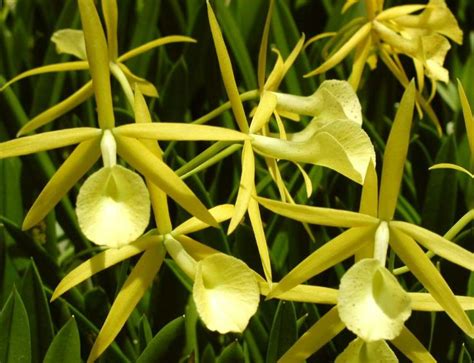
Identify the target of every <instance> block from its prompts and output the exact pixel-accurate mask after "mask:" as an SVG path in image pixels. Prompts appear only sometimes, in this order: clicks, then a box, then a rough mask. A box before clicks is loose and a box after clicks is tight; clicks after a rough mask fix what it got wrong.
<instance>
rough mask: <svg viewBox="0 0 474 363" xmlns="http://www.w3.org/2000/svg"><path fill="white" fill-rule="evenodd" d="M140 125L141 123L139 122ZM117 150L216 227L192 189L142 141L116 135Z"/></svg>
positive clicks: (193, 213)
mask: <svg viewBox="0 0 474 363" xmlns="http://www.w3.org/2000/svg"><path fill="white" fill-rule="evenodd" d="M137 125H140V124H137ZM116 141H117V152H118V154H119V155H120V156H122V157H123V158H124V159H125V160H126V161H127V162H128V163H129V164H130V165H132V166H133V167H134V168H135V169H137V170H138V171H139V172H140V173H141V174H142V175H143V176H145V177H146V178H149V179H150V180H151V181H152V182H153V183H154V184H156V185H157V186H158V187H160V189H162V190H163V191H164V192H165V193H166V194H168V195H169V196H170V197H171V198H173V199H174V200H175V201H176V202H178V203H179V204H180V205H181V206H182V207H183V208H184V209H186V210H187V211H188V212H189V213H191V214H192V215H193V216H195V217H197V218H199V219H201V220H202V221H203V222H205V223H207V224H209V225H211V226H213V227H216V226H217V222H216V220H215V219H214V217H213V216H212V215H211V214H210V213H209V211H208V210H207V208H206V207H205V206H204V205H203V204H202V203H201V201H200V200H199V199H198V198H197V197H196V195H195V194H194V193H193V191H192V190H191V189H189V187H188V186H187V185H186V184H185V183H184V182H183V181H182V180H181V179H180V178H179V177H178V176H177V175H176V174H175V172H174V171H173V170H172V169H171V168H170V167H169V166H168V165H166V164H165V163H164V162H163V161H162V160H160V159H159V158H158V157H157V156H156V155H155V154H153V152H151V151H150V150H149V149H148V148H147V147H146V146H145V145H143V144H142V143H141V142H140V141H138V140H135V139H132V138H129V137H123V136H120V137H118V136H117V137H116Z"/></svg>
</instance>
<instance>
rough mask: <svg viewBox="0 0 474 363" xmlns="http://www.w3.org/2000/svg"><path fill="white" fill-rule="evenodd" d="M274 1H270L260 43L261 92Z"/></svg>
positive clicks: (259, 70)
mask: <svg viewBox="0 0 474 363" xmlns="http://www.w3.org/2000/svg"><path fill="white" fill-rule="evenodd" d="M273 4H274V0H270V3H269V5H268V11H267V17H266V18H265V25H264V26H263V33H262V40H261V41H260V49H259V51H258V71H257V78H258V88H259V89H260V92H262V91H263V86H264V85H265V71H266V68H267V51H268V34H269V32H270V24H271V22H272V13H273Z"/></svg>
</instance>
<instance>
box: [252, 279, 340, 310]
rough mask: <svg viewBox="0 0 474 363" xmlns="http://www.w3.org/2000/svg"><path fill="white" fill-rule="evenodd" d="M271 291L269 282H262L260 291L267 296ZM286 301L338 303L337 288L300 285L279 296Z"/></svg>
mask: <svg viewBox="0 0 474 363" xmlns="http://www.w3.org/2000/svg"><path fill="white" fill-rule="evenodd" d="M269 292H270V288H269V286H268V283H267V282H265V283H261V284H260V293H261V294H262V295H264V296H267V295H268V293H269ZM278 299H281V300H286V301H297V302H307V303H314V304H328V305H336V304H337V289H332V288H329V287H323V286H312V285H298V286H295V287H293V288H292V289H291V290H288V291H287V292H284V293H283V294H281V295H279V296H278Z"/></svg>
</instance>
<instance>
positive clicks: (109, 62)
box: [0, 0, 196, 136]
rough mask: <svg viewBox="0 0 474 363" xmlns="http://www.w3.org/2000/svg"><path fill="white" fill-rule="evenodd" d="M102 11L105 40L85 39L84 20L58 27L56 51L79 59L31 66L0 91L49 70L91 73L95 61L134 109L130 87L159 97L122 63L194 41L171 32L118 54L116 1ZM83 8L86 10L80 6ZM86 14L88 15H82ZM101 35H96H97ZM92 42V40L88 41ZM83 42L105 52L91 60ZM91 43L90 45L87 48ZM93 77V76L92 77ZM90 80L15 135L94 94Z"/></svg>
mask: <svg viewBox="0 0 474 363" xmlns="http://www.w3.org/2000/svg"><path fill="white" fill-rule="evenodd" d="M101 4H102V13H103V14H104V20H105V26H106V31H107V40H106V43H103V42H104V39H100V40H99V39H97V42H95V41H94V39H93V38H92V39H91V38H90V36H89V39H85V38H86V37H85V33H86V32H89V33H90V30H86V27H87V25H85V24H84V23H83V27H84V30H75V29H63V30H58V31H57V32H55V33H54V34H53V36H52V37H51V41H52V42H53V43H55V44H56V50H57V52H58V53H65V54H70V55H72V56H74V57H76V58H79V59H80V60H79V61H71V62H63V63H56V64H49V65H46V66H42V67H38V68H34V69H30V70H28V71H26V72H23V73H21V74H19V75H18V76H16V77H14V78H13V79H11V80H10V81H8V82H7V83H5V84H4V85H3V86H2V87H1V88H0V91H3V90H4V89H5V88H7V87H8V86H10V85H11V84H12V83H14V82H16V81H19V80H21V79H23V78H26V77H30V76H34V75H39V74H44V73H51V72H65V71H78V70H88V69H89V70H90V72H91V74H92V73H94V68H95V67H97V66H98V65H97V64H93V63H98V62H100V63H101V64H100V67H101V68H102V69H105V67H107V68H108V69H109V70H108V71H107V74H109V72H110V73H112V75H113V76H114V77H115V78H116V79H117V81H118V82H119V84H120V86H121V88H122V90H123V91H124V93H125V96H126V98H127V100H128V102H129V104H130V106H131V107H132V108H133V106H134V97H133V89H134V88H135V87H138V88H139V89H140V91H141V92H142V93H143V94H145V95H147V96H150V97H158V91H157V90H156V88H155V86H153V84H151V83H150V82H148V81H147V80H145V79H143V78H140V77H138V76H137V75H135V74H133V73H132V72H131V71H130V69H128V68H127V66H126V65H125V64H124V63H123V62H125V61H127V60H129V59H132V58H134V57H136V56H138V55H140V54H142V53H145V52H147V51H149V50H151V49H153V48H156V47H159V46H162V45H166V44H170V43H177V42H193V43H194V42H196V41H195V40H194V39H192V38H190V37H187V36H182V35H171V36H166V37H162V38H158V39H154V40H152V41H150V42H148V43H145V44H142V45H140V46H138V47H136V48H134V49H132V50H129V51H128V52H125V53H124V54H122V55H120V56H119V55H118V40H117V26H118V23H117V22H118V14H117V2H116V0H102V1H101ZM83 11H87V10H85V9H83ZM92 11H93V12H94V14H92V13H91V15H90V16H92V17H96V16H97V15H96V13H97V11H96V10H95V8H94V9H93V10H92ZM85 16H89V15H87V14H86V15H85ZM100 37H102V36H99V38H100ZM91 42H92V43H91ZM86 43H89V44H96V45H97V46H99V47H103V46H104V45H105V47H106V48H107V50H106V52H103V54H101V57H100V59H97V58H96V59H95V60H91V57H90V54H89V53H90V50H89V51H86ZM90 47H91V45H89V48H90ZM92 78H94V77H92ZM92 82H93V80H90V81H89V82H87V83H86V84H85V85H84V86H82V87H81V88H80V89H79V90H78V91H76V92H74V93H73V94H72V95H71V96H69V97H68V98H66V99H64V100H63V101H61V102H60V103H58V104H57V105H54V106H53V107H51V108H49V109H48V110H46V111H44V112H42V113H40V114H39V115H37V116H36V117H34V118H33V119H32V120H30V121H29V122H28V123H27V124H26V125H24V126H23V127H22V128H21V129H20V131H19V132H18V136H20V135H25V134H27V133H30V132H32V131H34V130H36V129H37V128H39V127H41V126H44V125H46V124H47V123H49V122H51V121H53V120H55V119H57V118H58V117H60V116H62V115H64V114H65V113H66V112H68V111H70V110H71V109H73V108H75V107H76V106H78V105H79V104H81V103H82V102H84V101H85V100H87V99H88V98H90V97H91V96H92V95H93V94H94V92H95V93H96V94H97V91H98V89H100V88H101V87H102V86H101V85H98V84H96V85H93V84H92Z"/></svg>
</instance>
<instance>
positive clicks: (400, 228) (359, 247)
mask: <svg viewBox="0 0 474 363" xmlns="http://www.w3.org/2000/svg"><path fill="white" fill-rule="evenodd" d="M414 101H415V86H414V83H413V82H412V83H411V84H410V86H409V87H408V88H407V90H406V91H405V93H404V95H403V98H402V100H401V102H400V107H399V109H398V111H397V114H396V117H395V121H394V123H393V126H392V130H391V132H390V136H389V138H388V141H387V145H386V149H385V154H384V160H383V168H382V181H381V185H380V193H379V192H378V186H377V176H376V173H375V169H374V168H373V165H370V166H369V169H368V171H367V176H366V179H365V182H364V189H363V193H362V199H361V208H360V212H359V213H355V212H349V211H342V210H336V209H330V208H319V207H310V206H302V205H291V204H288V203H282V202H277V201H273V200H270V199H265V198H257V200H258V201H259V203H260V204H261V205H262V206H264V207H265V208H268V209H270V210H271V211H273V212H275V213H277V214H280V215H283V216H286V217H289V218H292V219H295V220H298V221H302V222H306V223H314V224H319V225H325V226H337V227H349V229H348V230H347V231H345V232H343V233H342V234H340V235H339V236H337V237H335V238H334V239H332V240H331V241H329V242H327V243H326V244H325V245H323V246H322V247H321V248H319V249H318V250H316V251H315V252H314V253H312V254H311V255H310V256H309V257H307V258H306V259H305V260H303V261H302V262H301V263H300V264H299V265H298V266H296V267H295V268H294V269H293V270H292V271H290V273H288V274H287V275H286V276H285V277H284V278H283V279H282V280H281V281H280V282H279V283H278V284H276V285H274V287H273V289H272V291H271V292H270V294H269V295H268V297H275V296H278V295H280V294H282V293H283V292H285V291H288V290H289V289H291V288H292V287H294V286H296V285H298V284H300V283H302V282H304V281H306V280H308V279H309V278H310V277H312V276H315V275H317V274H319V273H320V272H322V271H324V270H326V269H327V268H330V267H331V266H334V265H335V264H337V263H339V262H341V261H343V260H345V259H346V258H348V257H350V256H352V255H356V259H357V260H359V259H361V258H364V257H371V256H372V254H373V255H374V256H376V257H377V256H385V255H386V251H387V248H388V247H389V246H390V247H391V248H392V249H393V250H394V252H395V253H396V254H397V255H398V257H399V258H400V259H401V260H402V261H403V262H404V263H405V265H406V266H407V267H408V269H409V270H410V271H411V272H412V273H413V275H414V276H415V277H416V278H417V279H418V280H419V281H420V282H421V283H422V284H423V285H424V287H425V288H426V289H427V290H428V292H429V293H430V294H431V295H432V296H433V297H434V299H436V301H437V302H438V303H439V304H440V305H441V306H442V307H443V309H444V310H445V311H446V313H447V314H448V315H449V316H450V317H451V319H452V320H453V321H454V322H455V323H456V324H457V325H458V326H459V327H460V328H461V329H462V330H463V331H464V332H465V333H466V334H468V335H469V336H474V327H473V326H472V324H471V322H470V321H469V318H468V317H467V316H466V314H465V313H464V311H463V309H462V307H461V305H460V304H459V302H458V301H457V300H456V298H455V296H454V294H453V292H452V291H451V289H450V287H449V285H448V284H447V282H446V281H445V280H444V279H443V277H442V276H441V274H440V273H439V271H438V270H437V268H436V267H435V266H434V265H433V263H432V262H431V261H430V260H429V258H428V257H427V256H426V255H425V253H424V252H423V250H422V249H421V248H420V247H419V246H418V244H417V242H418V243H420V244H421V245H422V246H424V247H425V248H426V249H428V250H430V251H432V252H433V253H435V254H436V255H438V256H440V257H443V258H445V259H446V260H448V261H451V262H453V263H455V264H457V265H459V266H462V267H464V268H467V269H468V270H471V271H472V270H474V258H473V257H474V256H473V254H472V253H471V252H469V251H467V250H465V249H463V248H461V247H459V246H458V245H456V244H454V243H452V242H450V241H448V240H446V239H445V238H443V237H441V236H439V235H437V234H435V233H433V232H431V231H428V230H426V229H424V228H422V227H419V226H417V225H414V224H410V223H407V222H402V221H396V220H394V219H393V217H394V213H395V208H396V204H397V199H398V194H399V189H400V185H401V179H402V175H403V168H404V163H405V159H406V154H407V150H408V144H409V137H410V128H411V121H412V116H413V109H414ZM379 259H380V258H379Z"/></svg>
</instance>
